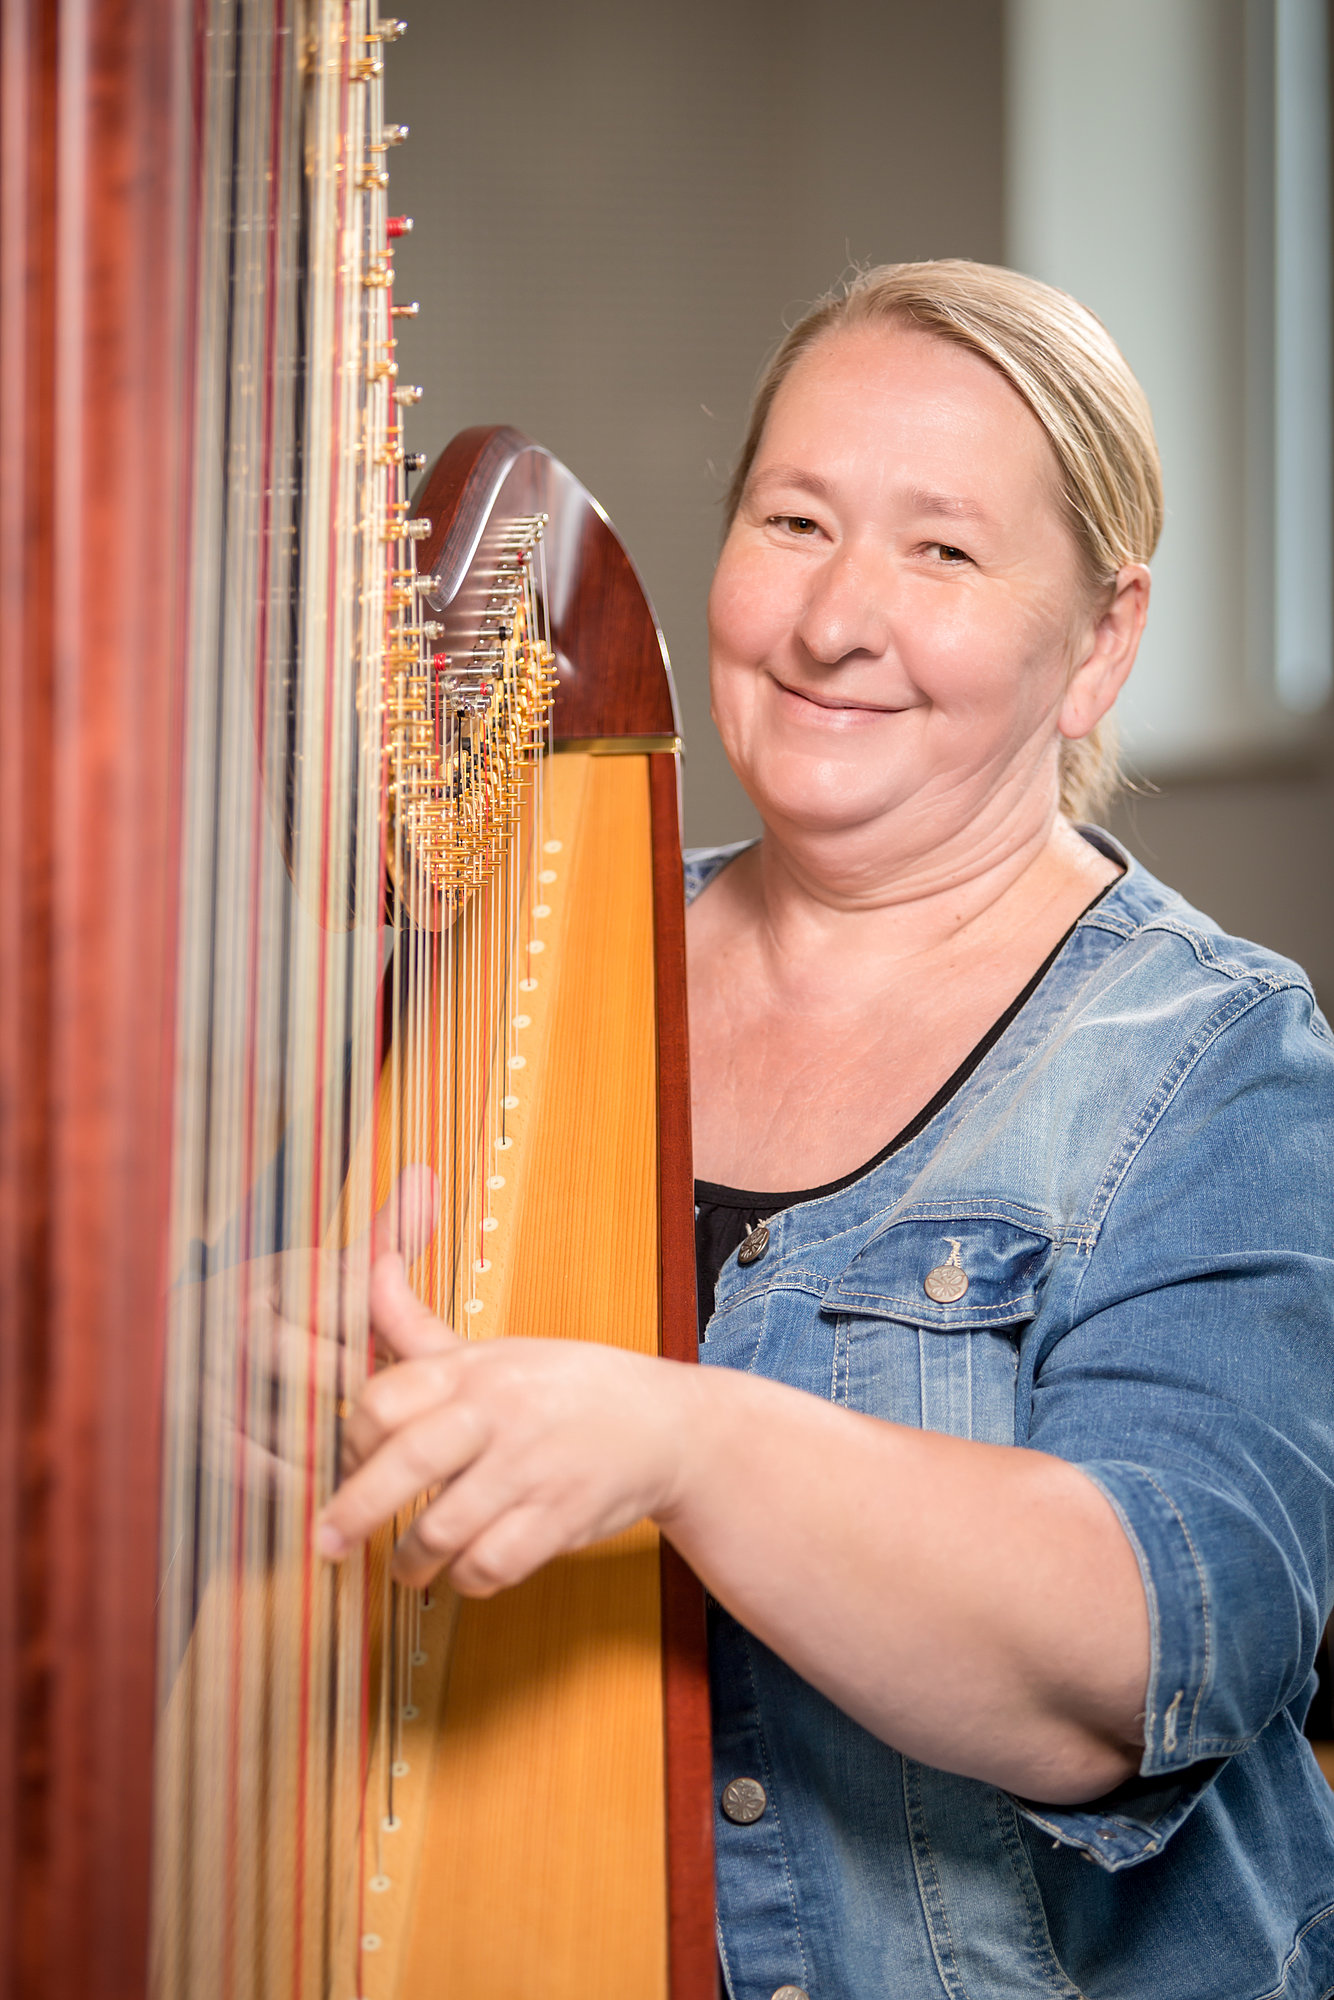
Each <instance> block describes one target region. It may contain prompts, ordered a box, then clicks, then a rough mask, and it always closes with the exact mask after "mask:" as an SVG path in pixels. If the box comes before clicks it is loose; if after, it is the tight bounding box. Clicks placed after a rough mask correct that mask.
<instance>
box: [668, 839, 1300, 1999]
mask: <svg viewBox="0 0 1334 2000" xmlns="http://www.w3.org/2000/svg"><path fill="white" fill-rule="evenodd" d="M1088 837H1090V838H1092V839H1093V840H1094V841H1095V844H1097V845H1098V846H1100V847H1102V848H1104V849H1105V850H1106V851H1107V852H1109V853H1113V854H1115V856H1116V858H1117V859H1118V860H1121V861H1123V862H1124V863H1125V866H1126V873H1125V875H1124V877H1123V878H1122V879H1121V880H1120V881H1119V882H1118V883H1117V884H1116V885H1115V886H1114V887H1113V888H1112V889H1111V890H1110V891H1109V893H1108V894H1107V895H1106V896H1104V897H1103V899H1102V900H1101V901H1100V902H1099V903H1097V904H1096V905H1095V906H1094V908H1093V909H1092V910H1091V911H1089V912H1088V913H1087V914H1086V915H1085V916H1084V918H1083V919H1082V920H1081V921H1080V923H1079V924H1078V925H1077V927H1076V928H1075V930H1074V931H1073V933H1072V934H1071V936H1070V938H1069V939H1068V941H1067V942H1066V944H1065V946H1064V948H1063V949H1062V951H1061V953H1060V955H1059V956H1058V958H1057V959H1056V961H1055V963H1054V965H1053V966H1052V968H1051V970H1050V971H1049V972H1048V974H1047V976H1046V977H1045V979H1044V980H1043V981H1042V983H1041V984H1040V985H1039V987H1038V988H1037V990H1036V992H1035V993H1034V994H1033V996H1032V997H1031V998H1030V999H1029V1000H1028V1002H1027V1003H1026V1005H1025V1006H1024V1007H1023V1008H1022V1009H1021V1011H1020V1013H1019V1014H1018V1015H1017V1017H1016V1018H1015V1020H1014V1021H1013V1022H1012V1023H1011V1024H1010V1026H1009V1027H1008V1028H1007V1030H1006V1031H1005V1033H1004V1034H1003V1035H1002V1036H1001V1038H1000V1040H999V1041H998V1042H997V1043H996V1045H995V1046H994V1047H993V1048H992V1049H991V1050H990V1051H989V1053H988V1054H987V1055H986V1057H985V1058H984V1060H983V1061H982V1063H981V1064H980V1066H979V1067H978V1068H977V1069H976V1070H975V1071H974V1072H973V1074H972V1075H971V1076H970V1077H969V1078H968V1080H967V1082H966V1083H965V1084H964V1085H963V1086H962V1087H961V1088H960V1090H959V1091H958V1092H957V1093H956V1094H955V1096H953V1097H952V1098H951V1099H950V1100H949V1102H948V1103H947V1104H946V1105H945V1106H944V1108H943V1109H942V1110H941V1111H940V1112H939V1113H938V1114H937V1116H936V1117H935V1118H934V1119H933V1120H932V1122H931V1123H930V1124H929V1125H928V1126H927V1127H926V1128H925V1130H923V1131H922V1132H921V1133H919V1134H918V1136H917V1137H916V1138H914V1139H913V1140H911V1141H910V1142H909V1143H908V1144H907V1145H906V1146H904V1147H903V1148H902V1149H901V1150H900V1151H898V1152H895V1153H893V1154H891V1155H890V1157H889V1158H888V1159H886V1160H884V1161H883V1162H882V1163H881V1164H880V1165H879V1166H878V1167H876V1168H874V1169H872V1170H871V1171H870V1172H869V1173H868V1174H866V1175H865V1176H863V1177H862V1178H861V1179H860V1180H858V1181H856V1182H855V1183H854V1184H853V1185H852V1186H850V1187H846V1188H844V1189H842V1190H841V1191H839V1192H837V1193H834V1194H830V1195H826V1196H824V1197H823V1198H821V1199H818V1200H814V1201H808V1202H804V1203H802V1204H800V1205H799V1206H797V1207H794V1208H791V1209H787V1210H785V1211H783V1212H782V1213H780V1214H779V1215H778V1216H777V1217H776V1218H775V1219H774V1220H773V1222H772V1223H771V1225H770V1244H769V1247H768V1249H767V1250H766V1251H765V1252H764V1254H763V1255H762V1256H761V1258H760V1259H759V1261H758V1262H756V1263H753V1264H751V1265H750V1266H749V1267H748V1268H742V1267H740V1266H739V1265H738V1262H737V1259H736V1256H735V1255H733V1256H732V1257H731V1258H729V1259H728V1261H727V1263H726V1264H725V1265H724V1267H723V1271H722V1275H721V1278H720V1280H719V1285H718V1294H717V1307H716V1311H715V1313H714V1316H713V1318H712V1320H711V1321H710V1322H709V1325H708V1328H707V1331H706V1334H705V1338H704V1341H703V1343H702V1346H701V1359H702V1360H703V1361H704V1362H706V1363H707V1364H709V1365H710V1366H713V1367H726V1368H741V1369H750V1370H754V1371H756V1372H758V1373H760V1374H763V1375H768V1376H771V1377H773V1378H774V1379H776V1380H778V1381H782V1382H786V1383H788V1384H790V1385H791V1386H792V1387H794V1388H797V1389H803V1390H805V1391H807V1392H808V1393H809V1394H811V1395H815V1396H822V1397H827V1398H828V1399H829V1400H830V1401H832V1402H834V1403H838V1404H842V1405H843V1406H845V1407H846V1408H848V1409H853V1410H861V1411H865V1412H867V1413H868V1414H870V1415H872V1416H877V1417H884V1418H889V1419H892V1420H893V1421H894V1422H896V1423H904V1424H918V1425H921V1426H924V1427H926V1428H929V1429H931V1430H937V1431H944V1432H948V1433H950V1434H952V1435H954V1436H958V1437H971V1438H979V1439H984V1440H986V1441H988V1442H990V1443H993V1444H1010V1443H1015V1444H1022V1445H1027V1446H1031V1447H1033V1448H1035V1449H1037V1450H1040V1451H1045V1452H1052V1453H1054V1454H1055V1455H1056V1456H1058V1457H1061V1458H1065V1459H1068V1460H1069V1461H1070V1462H1071V1463H1073V1464H1077V1465H1079V1466H1080V1467H1081V1468H1082V1470H1083V1471H1084V1472H1085V1473H1087V1475H1088V1476H1089V1477H1090V1478H1091V1479H1093V1480H1094V1481H1095V1482H1096V1483H1097V1485H1098V1486H1099V1487H1100V1488H1101V1490H1102V1491H1103V1493H1105V1494H1106V1496H1107V1498H1108V1500H1109V1501H1110V1502H1111V1504H1112V1506H1113V1507H1114V1508H1115V1510H1116V1513H1117V1516H1118V1518H1119V1519H1120V1521H1121V1523H1122V1525H1123V1526H1124V1528H1125V1530H1126V1533H1127V1535H1128V1536H1129V1538H1130V1541H1131V1544H1132V1546H1133V1548H1134V1551H1135V1555H1136V1557H1137V1559H1138V1562H1139V1566H1140V1572H1141V1575H1142V1577H1143V1580H1144V1588H1145V1592H1146V1594H1147V1598H1148V1605H1149V1616H1150V1629H1151V1666H1150V1672H1149V1683H1148V1689H1147V1694H1146V1703H1145V1725H1144V1735H1145V1748H1144V1756H1143V1761H1142V1763H1141V1765H1140V1774H1139V1776H1138V1777H1137V1778H1135V1779H1133V1780H1131V1781H1130V1782H1129V1783H1128V1784H1126V1785H1124V1786H1122V1787H1120V1788H1119V1789H1118V1791H1116V1792H1114V1793H1112V1794H1110V1795H1109V1796H1108V1797H1106V1798H1104V1799H1099V1800H1095V1801H1093V1802H1091V1803H1089V1804H1087V1805H1081V1806H1078V1807H1072V1806H1049V1805H1046V1804H1044V1803H1043V1802H1042V1801H1040V1800H1037V1801H1035V1800H1031V1799H1021V1798H1016V1797H1012V1796H1010V1795H1008V1794H1007V1793H1004V1792H999V1791H997V1790H995V1789H994V1788H993V1787H991V1786H989V1785H986V1784H982V1783H979V1782H977V1781H976V1780H973V1779H970V1778H962V1777H957V1776H953V1775H951V1774H949V1773H946V1772H943V1771H937V1770H933V1769H930V1768H928V1767H927V1766H925V1765H922V1764H919V1763H915V1762H913V1761H912V1760H911V1759H909V1758H906V1757H900V1756H899V1755H898V1754H897V1752H895V1751H894V1750H892V1749H890V1748H889V1747H888V1746H887V1745H885V1744H883V1743H881V1742H879V1741H878V1740H877V1739H876V1738H875V1737H874V1736H872V1735H870V1734H869V1733H868V1732H867V1731H866V1730H865V1729H863V1728H861V1727H860V1726H859V1725H858V1724H857V1723H855V1722H853V1721H852V1720H851V1719H850V1718H849V1717H848V1716H846V1715H844V1714H843V1713H842V1712H841V1711H840V1710H839V1709H837V1708H836V1707H834V1705H833V1704H832V1703H831V1702H829V1701H828V1700H826V1699H825V1697H824V1696H823V1695H821V1694H819V1693H818V1692H817V1691H816V1690H815V1689H814V1688H812V1687H811V1686H810V1685H809V1684H808V1683H807V1682H805V1681H803V1680H802V1679H801V1678H800V1677H799V1676H798V1675H797V1674H795V1673H794V1672H793V1671H792V1670H791V1669H790V1668H789V1667H787V1666H786V1665H785V1664H784V1663H783V1662H782V1661H781V1660H779V1659H778V1658H777V1657H776V1656H775V1655H774V1654H773V1653H772V1652H770V1651H769V1650H768V1649H767V1648H766V1647H765V1646H763V1645H762V1644H760V1642H759V1641H758V1640H757V1639H755V1638H754V1637H752V1636H751V1634H750V1633H748V1632H746V1631H745V1630H744V1629H743V1628H742V1627H741V1626H740V1625H738V1624H737V1623H736V1622H735V1621H734V1620H733V1619H731V1618H730V1617H729V1616H728V1615H727V1614H726V1613H725V1612H723V1611H722V1610H721V1609H720V1608H716V1609H714V1610H713V1612H712V1614H711V1615H712V1644H711V1651H712V1673H713V1691H714V1730H715V1775H716V1780H717V1784H716V1788H715V1789H716V1793H717V1795H718V1797H719V1798H721V1794H722V1789H723V1787H724V1786H726V1785H727V1784H728V1782H729V1781H730V1780H732V1779H735V1778H737V1777H750V1778H756V1779H758V1780H759V1781H760V1783H761V1785H762V1786H763V1788H764V1799H765V1803H764V1809H763V1811H762V1812H761V1813H760V1816H759V1817H758V1818H757V1819H754V1820H752V1822H751V1823H750V1824H745V1825H738V1824H734V1823H733V1820H732V1819H729V1818H728V1817H726V1816H725V1815H724V1814H723V1813H722V1811H721V1810H720V1811H718V1812H717V1814H716V1818H715V1834H716V1839H717V1853H718V1903H719V1941H720V1949H721V1953H722V1959H723V1965H724V1969H725V1973H726V1977H727V1981H728V1987H729V1991H730V1993H731V1995H732V1996H733V2000H771V1996H776V1995H778V1994H780V1992H781V1994H782V1996H783V2000H793V1995H794V1989H795V1993H796V1994H797V1995H800V1994H808V1995H809V1996H810V2000H882V1996H883V2000H940V1996H941V1995H948V1996H949V2000H1008V1996H1011V1995H1014V1996H1019V1995H1024V1996H1031V1995H1043V1996H1048V2000H1057V1996H1061V2000H1078V1996H1081V1995H1086V1996H1088V2000H1277V1996H1280V1995H1281V1996H1283V2000H1321V1996H1329V1995H1331V1994H1334V1794H1331V1792H1330V1788H1329V1786H1328V1785H1327V1784H1326V1782H1325V1780H1324V1778H1323V1777H1322V1776H1321V1773H1320V1770H1319V1768H1318V1766H1317V1764H1316V1762H1315V1759H1314V1756H1313V1755H1312V1752H1311V1749H1310V1747H1309V1745H1308V1744H1307V1743H1306V1742H1305V1740H1304V1739H1303V1737H1302V1733H1301V1728H1302V1720H1303V1717H1304V1715H1305V1712H1306V1709H1307V1707H1308V1705H1309V1702H1310V1698H1311V1694H1312V1690H1313V1687H1314V1676H1313V1669H1312V1662H1313V1659H1314V1657H1315V1653H1316V1648H1317V1645H1318V1643H1319V1640H1320V1635H1321V1631H1322V1628H1323V1625H1324V1622H1325V1620H1326V1618H1327V1616H1328V1614H1329V1611H1330V1604H1331V1597H1332V1596H1334V1035H1331V1031H1330V1028H1329V1026H1328V1024H1327V1023H1326V1022H1325V1020H1324V1018H1323V1017H1322V1016H1321V1014H1320V1013H1319V1012H1318V1010H1317V1009H1316V1007H1315V1004H1314V1001H1313V998H1312V995H1311V990H1310V987H1309V985H1308V984H1307V981H1306V979H1305V977H1304V975H1303V974H1302V972H1301V971H1300V970H1299V968H1298V967H1297V966H1295V965H1293V964H1291V963H1290V962H1289V961H1288V960H1286V959H1281V958H1278V957H1276V956H1275V955H1274V954H1273V953H1272V952H1268V951H1264V950H1262V949H1260V948H1259V947H1258V946H1256V945H1253V944H1247V943H1245V942H1243V941H1241V940H1239V939H1236V938H1231V937H1227V936H1225V935H1224V934H1222V933H1221V932H1220V931H1219V929H1218V927H1217V925H1215V924H1214V923H1212V922H1211V921H1210V920H1209V919H1208V918H1207V917H1204V916H1201V915H1200V914H1199V912H1198V911H1196V910H1193V909H1191V908H1190V907H1189V906H1188V905H1187V904H1185V903H1184V902H1183V901H1182V899H1181V898H1180V897H1179V896H1177V895H1175V894H1174V893H1173V892H1172V891H1171V890H1169V889H1166V888H1164V887H1163V886H1162V884H1161V883H1159V882H1156V881H1155V880H1154V879H1153V878H1152V877H1151V876H1150V875H1148V874H1147V873H1146V872H1145V871H1144V870H1143V869H1142V868H1140V867H1139V866H1137V864H1136V863H1135V862H1134V861H1132V860H1130V858H1129V857H1128V856H1127V855H1125V854H1124V853H1123V852H1122V851H1121V850H1120V849H1119V848H1118V847H1117V846H1116V844H1115V843H1114V842H1112V841H1111V840H1110V838H1109V836H1107V835H1104V834H1101V833H1097V832H1095V831H1094V830H1093V829H1090V830H1088ZM737 851H738V850H737V849H735V848H731V849H719V850H711V851H707V852H698V853H695V854H692V855H690V856H689V857H688V858H687V884H688V890H689V892H690V893H691V894H695V893H698V891H699V889H700V888H702V887H703V885H704V883H705V882H707V881H708V880H709V878H710V877H711V876H712V875H713V874H715V873H716V872H717V870H718V869H719V868H720V867H722V866H723V865H724V864H725V863H726V861H727V860H728V859H730V858H731V856H732V855H733V854H734V853H736V852H737ZM889 1136H890V1135H889V1134H888V1133H887V1134H886V1137H887V1138H888V1137H889ZM954 1243H957V1244H958V1246H959V1251H958V1261H959V1262H961V1264H962V1266H963V1269H964V1271H965V1272H966V1273H967V1276H968V1288H967V1290H966V1292H965V1293H964V1295H963V1296H962V1297H961V1298H959V1299H957V1300H955V1301H954V1302H953V1303H937V1302H936V1301H934V1300H933V1299H932V1298H930V1297H928V1296H927V1294H926V1292H925V1291H924V1289H923V1278H924V1276H925V1274H926V1273H927V1272H928V1271H930V1270H932V1269H933V1268H934V1267H935V1266H937V1265H940V1264H941V1263H943V1262H946V1261H947V1259H948V1257H949V1255H950V1246H951V1244H954ZM937 1289H939V1287H937ZM973 1699H975V1700H976V1701H979V1702H984V1701H985V1700H986V1688H985V1687H984V1686H978V1687H977V1688H976V1689H975V1691H974V1695H973ZM750 1796H751V1798H752V1799H753V1798H755V1797H756V1796H758V1795H756V1794H755V1793H753V1792H752V1793H751V1794H750Z"/></svg>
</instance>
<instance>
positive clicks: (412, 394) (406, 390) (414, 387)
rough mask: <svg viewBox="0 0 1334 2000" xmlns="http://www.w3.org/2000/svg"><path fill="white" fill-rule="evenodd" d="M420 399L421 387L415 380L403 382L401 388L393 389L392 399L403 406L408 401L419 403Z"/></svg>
mask: <svg viewBox="0 0 1334 2000" xmlns="http://www.w3.org/2000/svg"><path fill="white" fill-rule="evenodd" d="M421 399H422V392H421V389H420V387H419V386H418V384H416V383H415V382H409V383H405V384H404V386H403V387H402V388H401V389H395V391H394V401H395V402H396V403H401V404H403V405H404V406H406V405H408V404H410V403H420V401H421Z"/></svg>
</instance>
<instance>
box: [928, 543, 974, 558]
mask: <svg viewBox="0 0 1334 2000" xmlns="http://www.w3.org/2000/svg"><path fill="white" fill-rule="evenodd" d="M932 547H933V548H934V549H935V551H936V553H937V554H938V555H939V557H940V560H941V561H942V562H945V563H966V562H971V561H972V557H971V556H970V555H968V554H967V553H966V551H965V550H963V549H956V548H952V547H951V546H950V544H949V543H948V542H933V543H932Z"/></svg>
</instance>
